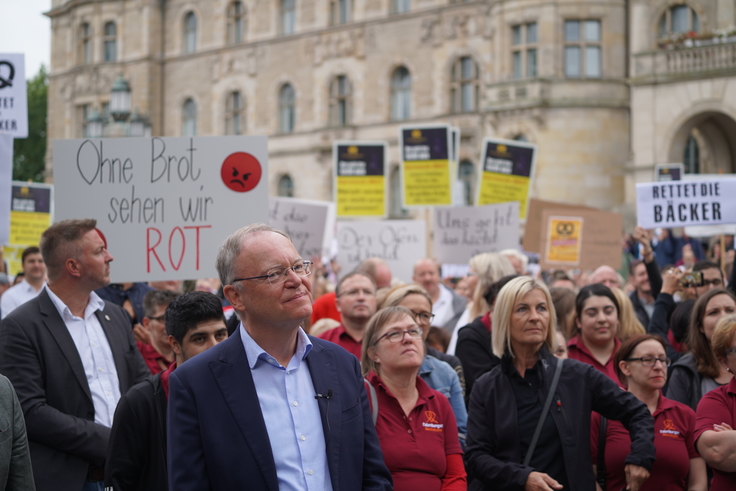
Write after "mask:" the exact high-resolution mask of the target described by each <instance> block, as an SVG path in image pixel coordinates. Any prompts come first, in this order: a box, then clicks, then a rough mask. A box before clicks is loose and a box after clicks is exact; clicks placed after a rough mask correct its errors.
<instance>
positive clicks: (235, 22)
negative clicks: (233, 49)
mask: <svg viewBox="0 0 736 491" xmlns="http://www.w3.org/2000/svg"><path fill="white" fill-rule="evenodd" d="M246 27H247V25H246V17H245V9H244V8H243V2H233V3H231V4H230V5H229V6H228V9H227V42H228V43H229V44H239V43H242V42H243V40H244V39H245V29H246Z"/></svg>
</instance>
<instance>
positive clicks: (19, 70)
mask: <svg viewBox="0 0 736 491" xmlns="http://www.w3.org/2000/svg"><path fill="white" fill-rule="evenodd" d="M0 133H7V134H9V135H12V136H13V138H27V137H28V96H27V94H26V63H25V55H24V54H22V53H12V54H10V53H0Z"/></svg>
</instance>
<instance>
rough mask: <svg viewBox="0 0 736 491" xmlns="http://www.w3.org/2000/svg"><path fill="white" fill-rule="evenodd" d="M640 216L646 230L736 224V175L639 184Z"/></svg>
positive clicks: (637, 211) (637, 205) (637, 194)
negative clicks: (735, 176) (734, 176)
mask: <svg viewBox="0 0 736 491" xmlns="http://www.w3.org/2000/svg"><path fill="white" fill-rule="evenodd" d="M636 217H637V222H638V224H639V226H641V227H643V228H645V229H652V228H657V227H664V228H672V227H684V226H688V225H724V224H734V223H736V178H733V177H731V178H728V177H725V176H723V177H720V178H718V179H705V180H700V181H672V182H670V183H639V184H637V185H636Z"/></svg>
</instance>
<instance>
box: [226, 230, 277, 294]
mask: <svg viewBox="0 0 736 491" xmlns="http://www.w3.org/2000/svg"><path fill="white" fill-rule="evenodd" d="M263 232H274V233H277V234H280V235H283V236H284V237H286V238H287V239H289V241H291V238H290V237H289V236H288V235H287V234H286V233H285V232H282V231H281V230H276V229H275V228H273V227H270V226H269V225H266V224H265V223H253V224H251V225H248V226H247V227H243V228H241V229H239V230H236V231H235V232H233V233H232V234H231V235H230V236H229V237H228V238H227V239H225V240H224V241H222V244H220V250H219V251H218V253H217V261H216V262H215V268H217V274H218V276H219V277H220V282H221V283H222V286H223V287H225V286H227V285H230V284H232V282H233V279H234V276H235V273H233V269H234V266H235V260H236V259H237V258H238V256H239V255H240V251H242V250H243V242H244V241H245V239H246V237H250V236H251V235H255V234H259V233H263Z"/></svg>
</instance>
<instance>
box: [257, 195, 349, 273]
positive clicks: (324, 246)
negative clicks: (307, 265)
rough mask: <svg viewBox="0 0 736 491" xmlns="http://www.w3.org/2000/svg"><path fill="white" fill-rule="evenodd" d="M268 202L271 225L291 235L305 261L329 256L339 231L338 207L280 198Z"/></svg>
mask: <svg viewBox="0 0 736 491" xmlns="http://www.w3.org/2000/svg"><path fill="white" fill-rule="evenodd" d="M268 201H269V223H270V224H271V226H272V227H273V228H275V229H278V230H283V231H284V232H286V233H287V234H289V237H291V241H292V242H293V243H294V247H295V248H296V250H297V251H298V252H299V255H300V256H301V257H302V258H304V259H311V258H312V256H319V257H320V258H321V257H322V256H327V255H329V249H330V242H331V241H332V236H333V234H334V230H335V204H334V203H332V202H331V201H313V200H306V199H296V198H283V197H277V196H271V197H270V198H269V200H268Z"/></svg>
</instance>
